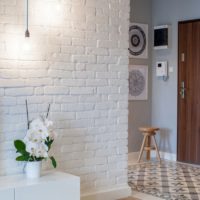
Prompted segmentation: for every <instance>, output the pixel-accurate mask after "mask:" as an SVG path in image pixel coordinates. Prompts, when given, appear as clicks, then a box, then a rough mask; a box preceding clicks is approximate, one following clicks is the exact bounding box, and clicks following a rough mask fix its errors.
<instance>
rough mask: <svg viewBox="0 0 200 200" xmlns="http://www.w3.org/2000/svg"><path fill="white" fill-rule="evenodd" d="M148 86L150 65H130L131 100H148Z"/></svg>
mask: <svg viewBox="0 0 200 200" xmlns="http://www.w3.org/2000/svg"><path fill="white" fill-rule="evenodd" d="M147 88H148V67H147V66H143V65H141V66H135V65H132V66H130V69H129V100H146V99H147Z"/></svg>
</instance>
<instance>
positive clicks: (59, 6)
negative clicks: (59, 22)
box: [56, 3, 61, 11]
mask: <svg viewBox="0 0 200 200" xmlns="http://www.w3.org/2000/svg"><path fill="white" fill-rule="evenodd" d="M56 10H57V11H61V4H60V3H58V4H57V6H56Z"/></svg>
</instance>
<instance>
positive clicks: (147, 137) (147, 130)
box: [138, 127, 161, 162]
mask: <svg viewBox="0 0 200 200" xmlns="http://www.w3.org/2000/svg"><path fill="white" fill-rule="evenodd" d="M159 130H160V129H159V128H153V127H141V128H139V131H140V132H142V134H143V135H144V138H143V142H142V146H141V149H140V154H139V158H138V162H140V160H141V157H142V154H143V151H144V150H145V151H146V152H147V154H146V159H147V160H150V159H151V150H156V154H157V158H158V160H159V162H161V159H160V154H159V150H158V146H157V143H156V138H155V135H156V131H159ZM151 137H152V139H153V142H154V146H153V147H152V146H151ZM145 143H146V145H145Z"/></svg>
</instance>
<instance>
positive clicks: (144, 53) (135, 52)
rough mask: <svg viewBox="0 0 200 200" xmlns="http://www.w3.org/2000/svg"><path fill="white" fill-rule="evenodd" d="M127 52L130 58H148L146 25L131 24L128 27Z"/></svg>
mask: <svg viewBox="0 0 200 200" xmlns="http://www.w3.org/2000/svg"><path fill="white" fill-rule="evenodd" d="M129 52H130V56H131V57H137V58H147V57H148V25H147V24H135V23H134V24H131V25H130V27H129Z"/></svg>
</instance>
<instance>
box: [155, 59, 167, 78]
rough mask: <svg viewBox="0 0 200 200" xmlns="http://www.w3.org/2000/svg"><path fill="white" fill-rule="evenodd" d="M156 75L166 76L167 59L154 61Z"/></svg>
mask: <svg viewBox="0 0 200 200" xmlns="http://www.w3.org/2000/svg"><path fill="white" fill-rule="evenodd" d="M156 76H158V77H167V76H168V63H167V61H160V62H156Z"/></svg>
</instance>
